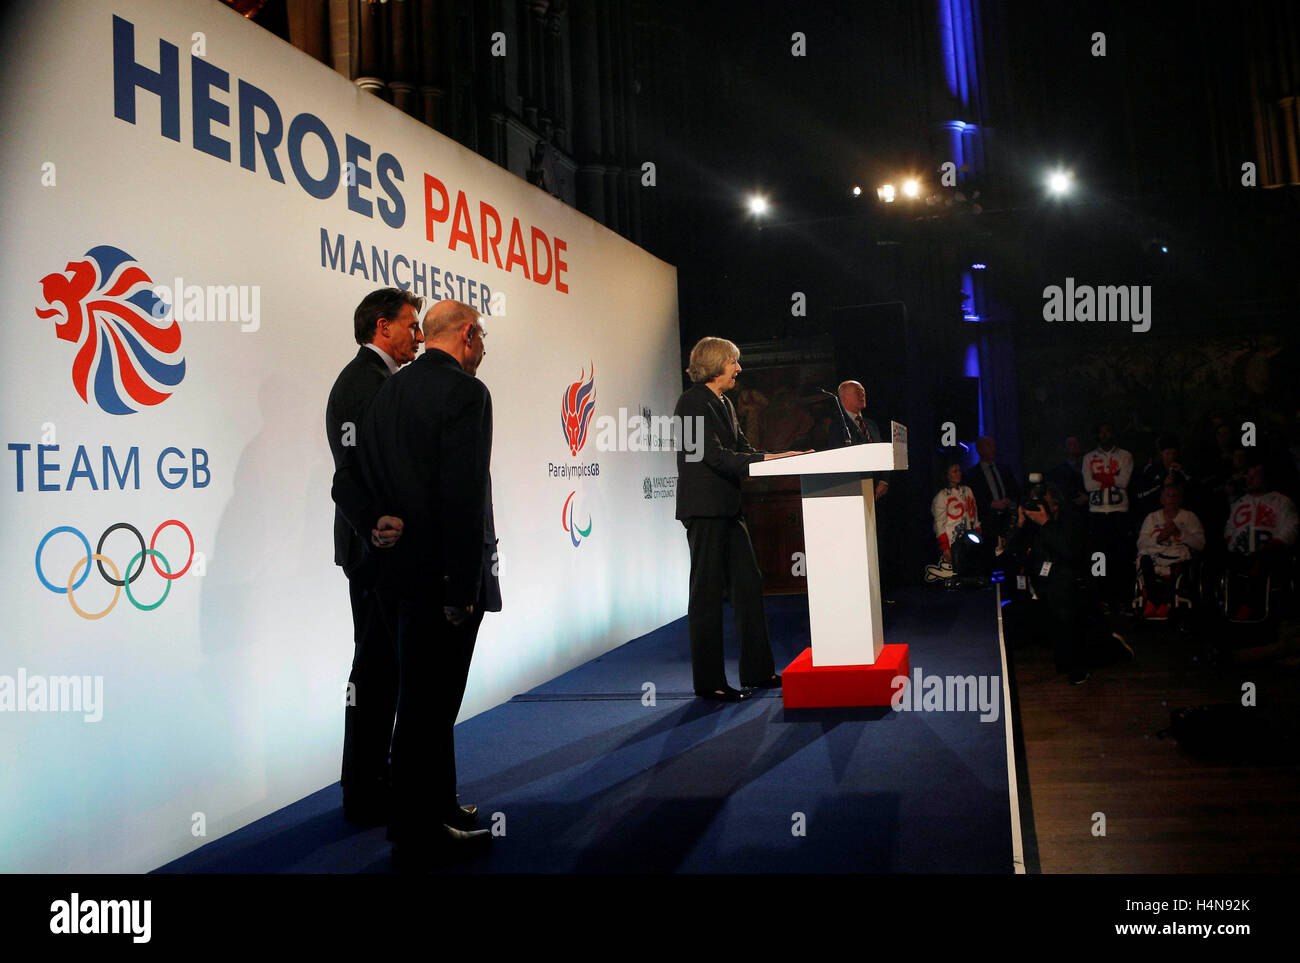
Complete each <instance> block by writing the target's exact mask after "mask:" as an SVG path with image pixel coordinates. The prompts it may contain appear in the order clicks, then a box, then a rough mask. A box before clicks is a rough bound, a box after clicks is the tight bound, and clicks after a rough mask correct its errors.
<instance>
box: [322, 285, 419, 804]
mask: <svg viewBox="0 0 1300 963" xmlns="http://www.w3.org/2000/svg"><path fill="white" fill-rule="evenodd" d="M419 306H420V299H419V298H417V297H416V296H415V295H413V294H408V293H406V292H405V291H399V290H398V289H397V288H380V289H379V290H378V291H372V292H371V293H370V294H368V295H366V297H365V298H364V299H363V300H362V301H361V303H360V304H358V305H357V308H356V311H354V312H353V315H352V325H353V336H354V337H355V338H356V341H357V344H359V345H360V346H361V347H360V348H358V349H357V354H356V357H354V358H353V359H352V360H351V361H349V362H348V363H347V364H346V365H345V366H344V367H343V370H342V371H341V372H339V376H338V378H337V379H335V381H334V387H333V388H331V389H330V394H329V401H328V402H327V403H326V405H325V433H326V435H327V437H328V439H329V446H330V453H331V454H332V455H333V456H334V467H335V469H336V470H337V469H338V468H339V467H341V466H342V464H343V461H344V455H345V452H346V451H347V449H348V448H349V447H351V446H352V445H354V444H355V439H356V433H357V428H358V426H359V425H360V424H361V419H362V417H363V416H364V415H365V413H366V409H367V408H369V407H370V402H371V401H373V400H374V397H375V395H376V394H378V393H379V389H380V387H381V386H382V385H383V383H384V381H385V380H387V378H388V376H389V375H391V374H394V373H396V371H397V369H398V367H399V366H400V365H403V364H406V363H407V362H409V361H414V360H415V353H416V351H418V350H419V347H420V344H421V342H423V341H424V336H423V335H422V334H421V332H420V319H419V317H418V315H417V314H416V311H417V310H418V308H419ZM372 537H381V536H379V535H378V533H375V534H374V535H372ZM382 537H384V538H385V539H386V538H387V537H388V536H382ZM334 564H335V565H339V566H342V568H343V574H344V575H346V576H347V579H348V595H349V597H350V599H351V602H352V639H353V643H354V646H355V647H354V649H353V657H352V673H351V675H349V676H348V698H347V701H346V703H345V707H344V710H343V772H342V778H341V783H342V786H343V815H344V816H345V817H346V818H347V819H349V820H351V821H353V822H360V823H373V824H379V823H383V822H384V821H385V820H386V819H387V815H388V812H387V810H388V802H389V784H388V749H389V743H390V742H391V741H392V737H393V713H394V712H395V711H396V707H397V649H396V644H395V641H394V638H395V634H394V631H393V629H392V627H391V626H386V625H385V623H384V610H383V608H382V607H381V605H380V602H379V595H380V593H381V592H383V590H384V587H383V585H382V584H380V583H378V582H377V581H376V579H375V575H376V572H375V565H374V564H373V560H372V559H371V557H370V556H369V554H368V553H367V552H366V547H365V544H364V543H363V542H362V540H361V538H360V537H359V536H358V535H357V534H356V532H354V531H353V530H352V527H351V526H350V525H349V524H348V523H347V520H346V519H344V517H343V514H342V512H340V511H339V510H338V509H337V508H335V510H334Z"/></svg>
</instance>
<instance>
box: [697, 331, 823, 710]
mask: <svg viewBox="0 0 1300 963" xmlns="http://www.w3.org/2000/svg"><path fill="white" fill-rule="evenodd" d="M740 371H741V368H740V349H739V348H737V347H736V346H735V345H734V344H732V343H731V342H730V341H727V340H726V339H724V338H702V339H701V340H700V341H699V343H697V344H696V345H695V347H694V348H692V349H691V359H690V367H688V368H687V369H686V374H687V375H688V376H689V377H690V379H691V381H693V382H694V384H693V385H691V387H690V388H688V389H687V390H686V391H685V392H683V394H682V396H681V397H680V398H678V399H677V407H676V408H675V409H674V410H673V415H674V418H675V419H680V422H679V423H680V424H682V425H683V437H684V438H685V439H694V441H693V442H692V444H693V445H695V446H700V447H699V448H698V449H696V450H693V451H690V452H688V451H686V450H685V446H684V445H683V449H682V450H680V451H678V452H677V518H678V519H680V520H681V523H682V525H684V526H685V527H686V541H687V543H688V544H689V545H690V549H691V590H690V601H689V603H688V606H687V623H688V625H689V628H690V635H691V675H692V677H693V680H694V684H695V694H696V695H698V696H700V697H701V698H703V699H713V700H715V701H717V702H740V701H741V700H743V699H747V698H749V696H750V695H751V692H750V691H749V690H751V689H754V688H777V687H778V686H780V685H781V677H780V676H778V675H777V674H776V672H775V671H774V669H775V664H774V661H773V659H772V645H771V643H770V642H769V641H768V637H767V617H766V616H765V615H764V614H763V577H762V575H761V574H760V573H759V571H758V561H757V559H755V557H754V546H753V545H752V544H751V543H750V540H749V530H748V529H747V528H746V527H745V520H744V518H742V517H741V513H740V480H741V479H742V478H744V477H745V476H746V475H748V474H749V466H750V465H751V464H752V463H753V462H757V461H764V460H766V459H769V458H782V457H784V456H785V455H793V454H797V452H783V453H782V454H779V455H777V454H763V453H761V452H757V451H755V450H754V449H753V448H752V447H750V444H749V442H748V441H746V440H745V436H744V434H742V433H741V431H740V424H739V422H737V420H736V409H735V408H733V407H732V405H731V401H730V400H729V399H728V398H727V397H726V396H725V395H724V394H723V392H724V391H730V390H731V389H732V388H734V387H736V376H737V375H739V374H740ZM688 420H689V421H690V422H691V424H692V426H693V427H692V428H689V429H687V428H685V425H686V423H687V421H688ZM724 596H725V597H726V598H728V599H730V601H731V607H732V611H733V613H734V616H735V620H736V634H737V635H738V636H739V637H740V684H741V689H739V690H737V689H733V688H731V686H729V685H727V674H726V668H725V666H724V664H723V658H722V654H723V653H722V600H723V598H724Z"/></svg>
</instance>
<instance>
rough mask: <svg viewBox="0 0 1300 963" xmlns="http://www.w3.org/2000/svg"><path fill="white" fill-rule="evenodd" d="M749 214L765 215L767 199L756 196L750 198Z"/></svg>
mask: <svg viewBox="0 0 1300 963" xmlns="http://www.w3.org/2000/svg"><path fill="white" fill-rule="evenodd" d="M749 212H750V213H751V214H765V213H767V198H765V197H759V196H758V195H757V194H755V195H754V196H753V197H751V198H750V199H749Z"/></svg>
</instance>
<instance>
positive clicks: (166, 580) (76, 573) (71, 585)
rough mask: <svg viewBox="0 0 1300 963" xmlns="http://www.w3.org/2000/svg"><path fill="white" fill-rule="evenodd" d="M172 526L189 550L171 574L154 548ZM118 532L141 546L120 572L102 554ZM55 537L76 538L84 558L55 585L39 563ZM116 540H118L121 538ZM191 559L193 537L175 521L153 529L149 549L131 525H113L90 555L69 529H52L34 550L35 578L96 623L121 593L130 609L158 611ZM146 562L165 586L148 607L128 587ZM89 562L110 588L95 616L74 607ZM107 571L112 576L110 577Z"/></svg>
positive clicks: (86, 544)
mask: <svg viewBox="0 0 1300 963" xmlns="http://www.w3.org/2000/svg"><path fill="white" fill-rule="evenodd" d="M173 526H174V527H176V528H178V529H180V531H182V532H184V533H185V537H186V538H187V539H188V540H189V546H190V550H189V556H188V557H187V558H186V559H185V564H184V565H182V566H180V567H179V568H178V569H177V570H176V571H173V570H172V569H173V567H174V566H173V564H172V563H171V562H169V561H168V560H167V557H166V556H165V555H163V553H162V552H160V551H159V550H158V548H157V545H158V536H159V535H161V534H162V532H163V531H164V530H165V529H167V528H171V527H173ZM117 531H123V532H130V533H131V534H132V535H134V536H135V538H136V541H137V542H139V543H140V550H139V551H138V552H136V553H135V554H133V555H132V556H131V559H130V561H128V562H127V563H126V565H125V566H123V567H122V568H118V566H117V563H116V562H114V561H113V560H112V559H111V558H110V557H108V556H107V555H105V554H104V543H105V542H106V541H108V537H109V536H110V535H112V534H113V533H114V532H117ZM58 535H64V536H67V535H72V536H75V537H76V538H77V539H79V540H80V541H81V547H82V549H84V551H85V555H84V557H81V558H79V559H78V560H77V562H76V563H75V564H74V565H73V566H72V568H71V570H70V571H69V572H68V575H67V577H66V579H65V578H63V577H62V576H56V578H58V581H59V582H60V583H61V584H57V585H56V584H55V583H54V582H51V581H50V579H49V578H48V577H47V575H46V573H45V570H44V569H43V568H42V566H41V561H42V556H43V555H44V554H45V551H46V548H45V546H46V544H47V543H48V542H49V541H50V540H51V539H52V538H54V537H55V536H58ZM118 537H119V538H121V536H118ZM173 538H175V536H173ZM55 554H58V549H57V548H56V549H55ZM194 558H195V552H194V535H193V533H192V532H190V529H189V526H187V525H186V524H185V523H184V522H182V521H179V520H178V519H175V518H170V519H168V520H167V521H165V522H163V523H162V524H160V525H159V526H158V527H157V528H155V529H154V532H153V537H152V538H150V539H149V544H148V547H146V546H145V541H144V535H143V534H142V533H141V532H140V530H139V529H138V528H136V527H135V526H134V525H132V524H131V523H130V522H116V523H114V524H112V525H110V526H108V528H106V529H104V533H103V534H102V535H100V536H99V542H98V544H96V546H95V550H94V551H93V552H92V551H91V550H90V541H89V539H87V538H86V536H85V535H84V534H82V532H81V530H80V529H78V528H74V527H72V526H71V525H59V526H58V527H57V528H52V529H50V530H49V531H48V532H46V533H45V537H44V538H42V539H41V541H40V544H39V545H37V546H36V577H37V578H38V579H40V581H41V584H42V585H44V586H45V587H46V588H47V589H49V590H50V591H51V592H53V593H55V594H56V595H66V596H67V597H68V604H69V605H71V606H72V611H74V612H76V613H77V614H78V615H80V616H81V617H82V618H83V619H88V620H91V621H93V620H95V619H102V618H103V617H104V616H105V615H107V614H108V613H109V612H111V611H113V609H114V607H116V605H117V601H118V599H119V598H120V597H121V594H122V591H123V590H124V589H125V591H126V597H127V599H128V600H129V601H130V603H131V604H132V605H133V606H135V607H136V608H137V609H140V610H141V611H142V612H152V611H153V610H154V609H156V608H158V606H160V605H162V604H163V602H165V601H167V596H168V595H169V594H170V593H171V590H172V582H174V581H175V580H176V579H178V578H180V577H181V576H182V575H184V574H185V573H186V572H188V571H189V570H190V566H191V565H193V564H194ZM146 560H147V561H148V562H149V563H151V564H152V566H153V570H154V571H155V572H156V573H157V574H158V576H159V577H160V578H161V579H163V586H164V587H163V591H162V594H161V595H160V596H159V598H158V599H157V600H155V601H153V602H148V603H146V602H141V601H140V600H139V599H138V598H136V595H135V592H133V591H132V590H131V586H132V585H134V584H135V581H136V579H138V578H139V577H140V576H141V575H142V574H144V570H145V562H146ZM92 562H93V563H94V567H96V568H98V570H99V575H100V577H101V578H102V579H103V580H104V581H105V582H107V583H108V584H109V585H111V586H113V600H112V601H111V602H109V603H108V605H107V606H106V607H104V608H103V609H101V610H100V611H98V612H87V611H86V610H85V609H83V608H82V607H81V606H80V605H78V604H77V599H76V596H75V594H74V593H75V592H76V591H77V589H79V588H81V586H82V585H84V584H85V583H86V579H88V578H89V577H90V572H91V567H92V565H91V563H92ZM137 562H138V563H139V565H138V566H137V564H136V563H137ZM159 562H161V563H162V567H161V568H159V566H158V563H159ZM200 564H201V563H200ZM105 565H107V566H108V569H107V570H106V569H105V568H104V566H105ZM109 571H111V572H112V573H113V574H111V575H110V574H109Z"/></svg>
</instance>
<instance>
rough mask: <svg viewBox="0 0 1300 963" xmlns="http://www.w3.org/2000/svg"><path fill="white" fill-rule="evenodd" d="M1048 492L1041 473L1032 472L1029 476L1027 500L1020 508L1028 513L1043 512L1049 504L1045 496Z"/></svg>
mask: <svg viewBox="0 0 1300 963" xmlns="http://www.w3.org/2000/svg"><path fill="white" fill-rule="evenodd" d="M1046 492H1047V486H1046V485H1045V484H1044V483H1043V475H1042V473H1041V472H1032V473H1031V474H1030V476H1029V491H1027V492H1026V493H1025V500H1024V501H1023V502H1021V503H1020V507H1021V508H1023V509H1024V510H1025V511H1027V512H1038V511H1042V510H1043V508H1045V507H1046V505H1047V502H1046V501H1045V500H1044V498H1043V496H1044V495H1045V494H1046Z"/></svg>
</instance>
